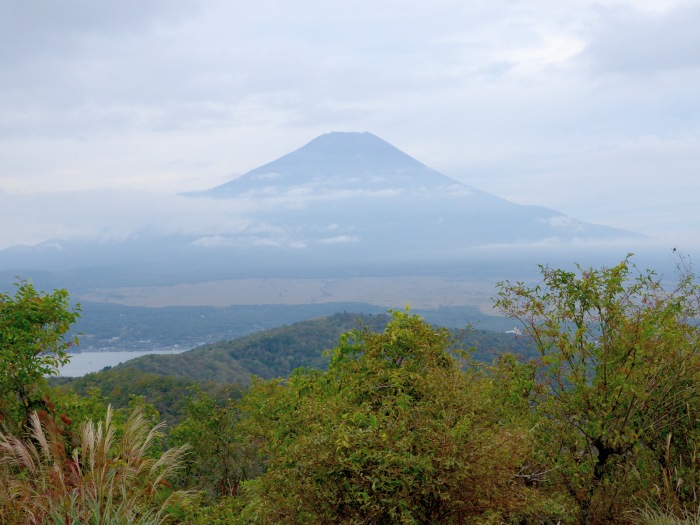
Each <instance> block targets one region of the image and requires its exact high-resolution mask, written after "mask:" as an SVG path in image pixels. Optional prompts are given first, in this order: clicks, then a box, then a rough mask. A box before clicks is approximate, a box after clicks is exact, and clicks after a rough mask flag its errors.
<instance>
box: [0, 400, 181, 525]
mask: <svg viewBox="0 0 700 525" xmlns="http://www.w3.org/2000/svg"><path fill="white" fill-rule="evenodd" d="M42 419H43V420H42ZM161 429H162V425H160V424H159V425H156V426H154V427H151V425H150V424H149V423H148V421H147V420H146V419H145V418H144V417H143V414H142V413H141V411H140V410H138V409H137V410H135V411H134V412H133V413H132V414H131V416H130V417H129V419H128V420H127V421H126V424H125V426H124V430H123V434H122V435H121V437H119V438H118V439H117V437H116V429H115V427H114V424H113V421H112V409H111V407H110V408H109V409H108V411H107V415H106V418H105V420H104V421H100V422H98V423H97V424H95V423H94V422H92V421H88V422H85V423H83V424H82V425H81V427H80V432H79V439H78V444H77V446H76V447H75V448H74V449H73V453H72V454H71V455H68V454H67V453H66V449H65V446H64V436H63V435H62V434H61V433H60V432H59V431H58V430H57V427H56V425H55V424H54V422H53V420H52V419H51V418H49V417H44V418H40V417H39V415H37V414H36V413H34V414H32V415H31V418H30V425H29V433H28V435H27V436H26V438H24V439H20V438H18V437H16V436H12V435H5V434H2V433H0V522H2V523H17V524H22V523H25V524H28V525H38V524H45V523H52V524H53V523H57V524H64V525H77V524H83V523H94V524H100V525H103V524H114V525H116V524H119V525H122V524H136V525H151V524H153V525H156V524H162V523H166V522H167V521H168V520H169V518H170V513H169V509H171V508H173V506H174V505H175V504H176V503H177V502H178V501H180V500H182V499H183V498H186V497H187V494H186V493H185V492H182V491H173V490H172V489H171V487H170V485H169V483H168V481H167V479H168V477H169V476H170V475H172V474H173V473H174V471H175V470H176V469H177V468H179V466H180V462H181V459H182V457H183V454H184V453H185V451H186V447H184V446H183V447H177V448H172V449H170V450H168V451H166V452H164V453H163V454H161V455H160V456H159V457H153V456H154V455H153V454H152V453H153V452H154V449H155V447H156V445H157V438H158V436H159V435H160V431H161Z"/></svg>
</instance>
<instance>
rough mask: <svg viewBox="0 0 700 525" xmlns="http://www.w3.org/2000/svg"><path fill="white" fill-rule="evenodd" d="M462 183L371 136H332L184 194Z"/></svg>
mask: <svg viewBox="0 0 700 525" xmlns="http://www.w3.org/2000/svg"><path fill="white" fill-rule="evenodd" d="M455 185H459V183H458V182H457V181H455V180H453V179H451V178H449V177H447V176H445V175H443V174H441V173H438V172H437V171H434V170H431V169H430V168H428V167H427V166H425V165H424V164H422V163H420V162H418V161H417V160H416V159H414V158H413V157H410V156H409V155H407V154H406V153H404V152H402V151H401V150H399V149H398V148H396V147H394V146H392V145H391V144H389V143H388V142H386V141H384V140H382V139H380V138H379V137H377V136H376V135H373V134H371V133H368V132H364V133H351V132H346V133H344V132H332V133H326V134H325V135H321V136H320V137H317V138H315V139H313V140H312V141H311V142H309V143H308V144H306V145H305V146H303V147H301V148H299V149H298V150H295V151H293V152H291V153H288V154H287V155H284V156H283V157H280V158H279V159H277V160H275V161H272V162H270V163H268V164H265V165H263V166H260V167H259V168H255V169H253V170H251V171H249V172H247V173H245V174H244V175H241V176H240V177H238V178H236V179H233V180H231V181H229V182H227V183H225V184H222V185H220V186H217V187H215V188H212V189H209V190H206V191H201V192H192V193H187V194H184V195H186V196H206V197H216V198H229V197H242V196H256V195H258V196H259V195H270V194H277V193H279V192H283V191H289V190H291V189H293V188H296V189H299V188H304V189H306V190H312V191H313V192H314V193H318V192H321V193H322V192H324V191H325V192H327V191H337V190H340V189H347V190H353V189H358V188H362V189H365V190H367V191H377V190H380V189H382V190H386V189H400V190H409V189H416V188H436V187H447V186H455Z"/></svg>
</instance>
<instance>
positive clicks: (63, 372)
mask: <svg viewBox="0 0 700 525" xmlns="http://www.w3.org/2000/svg"><path fill="white" fill-rule="evenodd" d="M186 350H187V349H182V350H179V349H178V350H148V351H136V352H126V351H117V352H81V353H80V354H71V358H70V362H69V363H68V364H67V365H65V366H62V367H61V368H60V371H59V375H60V376H61V377H80V376H84V375H85V374H89V373H91V372H97V371H99V370H102V369H103V368H104V367H106V366H115V365H118V364H119V363H124V362H125V361H129V360H130V359H135V358H137V357H141V356H142V355H149V354H179V353H180V352H185V351H186Z"/></svg>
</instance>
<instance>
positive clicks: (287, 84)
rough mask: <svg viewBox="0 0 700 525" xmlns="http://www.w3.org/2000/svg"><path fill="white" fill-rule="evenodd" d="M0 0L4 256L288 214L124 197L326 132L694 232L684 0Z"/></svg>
mask: <svg viewBox="0 0 700 525" xmlns="http://www.w3.org/2000/svg"><path fill="white" fill-rule="evenodd" d="M5 4H6V5H4V6H3V16H2V17H0V60H1V61H2V64H3V67H2V69H1V70H0V135H1V136H2V140H1V141H0V219H2V220H3V221H11V223H12V224H17V226H16V227H13V228H5V229H3V231H2V232H0V247H2V246H7V245H9V244H13V243H17V242H37V241H38V240H43V239H44V238H49V237H54V236H69V237H72V236H80V235H84V234H91V235H101V234H105V232H111V233H110V234H111V235H124V234H126V233H124V232H129V231H133V230H134V229H135V228H137V225H138V224H160V225H161V226H162V227H168V221H170V224H172V225H173V227H175V225H182V223H184V222H186V221H184V220H182V219H180V218H179V214H182V213H185V210H186V211H188V212H189V211H192V212H201V219H198V221H197V223H198V224H199V222H200V220H201V222H202V225H203V227H204V225H209V226H211V227H213V228H215V229H214V230H212V232H213V233H214V234H222V233H221V232H220V231H218V230H217V229H216V228H217V227H218V228H220V229H224V230H225V229H226V228H228V227H236V225H237V224H239V222H240V221H242V220H243V219H241V217H244V216H246V213H247V212H250V211H251V210H257V209H259V208H258V207H259V206H263V207H264V206H268V207H272V206H276V205H282V206H287V207H294V206H303V205H304V203H306V202H309V200H308V199H311V198H312V196H310V195H307V194H304V193H303V192H301V193H300V194H298V195H294V196H289V195H288V196H285V197H283V198H278V196H275V198H269V199H267V200H265V201H264V202H262V203H257V204H255V205H252V204H250V203H246V202H244V201H240V200H238V201H235V202H229V203H228V206H229V208H227V209H224V205H223V204H221V203H211V202H209V203H208V204H207V205H206V206H205V205H203V204H202V202H198V203H194V201H192V202H190V203H188V204H183V203H180V202H178V201H177V200H176V199H174V198H164V199H165V200H164V201H163V202H168V203H169V204H168V205H167V206H166V207H165V209H161V208H160V207H157V208H155V209H153V208H149V205H148V204H147V202H148V201H149V199H148V198H147V197H144V198H140V197H137V196H133V197H127V195H128V194H129V193H130V192H133V194H134V195H137V194H138V193H140V192H148V193H158V194H161V195H162V194H166V193H173V194H174V193H176V192H183V191H194V190H201V189H206V188H210V187H213V186H216V185H218V184H221V183H223V182H225V181H227V180H229V179H231V178H233V176H234V173H243V172H246V171H248V170H250V169H252V168H255V167H257V166H259V165H262V164H264V163H266V162H269V161H271V160H273V159H275V158H277V157H279V156H281V155H283V154H285V153H287V152H289V151H292V150H293V149H296V148H298V147H300V146H302V145H303V144H304V143H306V142H307V141H308V140H311V139H312V138H314V137H315V136H316V135H319V134H321V133H325V132H328V131H331V130H347V131H362V130H369V131H371V132H373V133H375V134H377V135H379V136H381V137H383V138H385V139H386V140H388V141H389V142H391V143H393V144H395V145H396V146H397V147H399V148H400V149H402V150H404V151H406V152H407V153H409V154H410V155H412V156H413V157H415V158H417V159H418V160H420V161H421V162H423V163H425V164H427V165H429V166H430V167H432V168H435V169H437V170H439V171H442V172H444V173H445V174H447V175H449V176H452V177H455V178H459V179H460V180H462V181H463V182H466V183H468V184H471V185H472V186H475V187H477V188H480V189H483V190H486V191H490V192H493V193H496V194H498V195H502V196H504V197H508V198H511V199H513V200H515V201H516V202H521V203H527V204H540V205H544V206H548V207H550V208H554V209H558V210H560V211H562V212H564V213H565V214H566V215H569V216H572V217H575V218H577V219H581V220H586V221H590V222H597V223H605V224H610V225H611V226H617V227H623V228H627V229H632V230H640V231H648V230H651V232H652V233H655V234H659V235H663V234H665V233H668V235H672V234H673V235H678V236H680V237H682V236H684V235H686V236H687V235H691V234H692V232H695V231H697V229H698V227H700V212H698V211H697V206H696V204H695V203H694V202H693V197H692V196H694V195H697V194H698V193H699V192H700V187H699V186H700V182H699V179H698V177H697V173H698V170H700V154H698V152H699V151H700V100H699V99H698V97H697V88H696V86H697V85H700V32H699V31H697V29H696V28H697V27H698V26H700V23H699V21H700V20H699V17H700V8H699V7H698V4H697V2H692V1H671V0H624V1H623V0H615V1H612V0H611V1H602V2H601V1H593V0H572V1H570V2H560V1H555V0H533V1H530V2H511V1H508V0H495V1H489V2H486V1H476V2H463V1H458V0H436V1H434V2H430V3H427V2H421V1H418V0H407V1H406V2H401V3H400V4H399V3H396V2H388V3H377V2H369V0H357V1H353V2H350V1H346V0H341V1H338V2H332V3H322V2H314V1H312V0H301V1H300V2H296V3H289V2H283V1H281V0H271V1H269V2H263V3H258V4H249V5H246V8H245V9H241V8H240V6H238V5H237V4H235V3H231V2H226V1H223V0H214V1H212V2H206V3H201V2H200V3H197V2H190V1H185V0H176V1H174V2H172V1H168V2H165V1H161V0H157V1H154V2H148V3H144V2H139V1H137V0H125V1H119V2H117V1H116V0H107V1H104V2H98V3H95V2H92V3H91V2H84V1H81V0H68V1H66V2H60V3H51V4H42V5H41V7H38V4H34V3H32V2H6V3H5ZM54 192H57V193H55V194H54ZM85 192H88V193H85ZM79 195H82V196H83V197H82V198H81V197H79ZM313 198H323V199H331V198H337V199H346V198H353V195H352V194H348V193H344V194H341V193H338V194H332V193H327V194H325V195H323V196H316V197H313ZM98 199H99V202H98ZM102 199H105V200H102ZM123 199H125V200H123ZM122 202H126V203H129V204H128V205H127V204H124V206H128V207H123V208H120V207H119V206H120V203H122ZM134 202H137V203H139V204H134ZM207 206H209V208H207ZM205 212H206V213H205ZM157 214H162V215H161V216H157ZM86 217H89V219H86ZM114 217H118V220H117V221H116V222H110V221H113V218H114ZM163 217H167V218H168V219H167V220H166V219H163ZM205 217H208V218H207V219H205ZM207 221H208V222H207ZM9 223H10V222H4V224H9ZM221 224H224V225H225V226H217V225H221ZM101 232H102V233H101ZM212 232H209V233H212ZM222 235H223V234H222Z"/></svg>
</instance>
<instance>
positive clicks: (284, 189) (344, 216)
mask: <svg viewBox="0 0 700 525" xmlns="http://www.w3.org/2000/svg"><path fill="white" fill-rule="evenodd" d="M186 195H187V196H197V197H210V198H217V199H233V200H245V201H246V202H247V203H249V202H250V201H259V202H267V203H268V205H267V206H261V207H260V208H261V209H264V210H265V213H264V214H259V215H258V217H259V219H260V220H264V221H265V223H266V225H267V226H268V227H272V228H273V229H275V231H276V232H277V234H278V235H277V237H276V238H275V239H274V241H271V242H273V243H275V244H288V245H290V246H297V247H304V248H310V247H312V246H314V245H321V244H329V243H330V244H335V245H338V244H347V243H352V244H356V245H357V246H356V247H357V249H363V250H368V251H370V252H371V253H373V254H376V253H383V252H386V251H387V250H390V251H391V252H392V253H393V254H394V255H397V254H402V255H405V256H410V255H411V254H422V255H423V256H425V255H426V254H433V255H436V256H438V254H439V256H449V254H450V253H452V254H454V253H456V252H459V250H461V249H463V248H469V247H476V246H484V245H492V244H497V245H503V244H532V243H540V242H548V243H552V242H554V243H560V242H568V241H572V240H574V239H576V240H591V239H608V240H609V239H616V238H623V237H637V238H639V237H640V236H639V235H637V234H634V233H631V232H626V231H622V230H618V229H614V228H609V227H606V226H600V225H595V224H590V223H585V222H582V221H578V220H576V219H573V218H570V217H567V216H566V215H564V214H562V213H559V212H557V211H554V210H550V209H547V208H543V207H540V206H522V205H519V204H515V203H512V202H509V201H507V200H505V199H502V198H500V197H497V196H495V195H491V194H489V193H486V192H483V191H480V190H478V189H476V188H473V187H471V186H468V185H466V184H462V183H460V182H458V181H456V180H454V179H452V178H450V177H448V176H446V175H443V174H441V173H438V172H437V171H435V170H432V169H430V168H429V167H427V166H426V165H425V164H422V163H421V162H419V161H417V160H416V159H414V158H412V157H411V156H409V155H407V154H406V153H404V152H402V151H400V150H399V149H397V148H396V147H394V146H392V145H391V144H389V143H388V142H386V141H384V140H382V139H381V138H379V137H377V136H375V135H373V134H371V133H367V132H365V133H339V132H333V133H327V134H325V135H321V136H320V137H317V138H315V139H313V140H312V141H311V142H309V143H308V144H306V145H305V146H303V147H301V148H299V149H298V150H296V151H293V152H291V153H288V154H287V155H284V156H283V157H280V158H279V159H277V160H275V161H272V162H270V163H268V164H265V165H263V166H260V167H259V168H255V169H253V170H251V171H249V172H247V173H245V174H244V175H241V176H240V177H238V178H236V179H233V180H231V181H229V182H227V183H225V184H222V185H220V186H217V187H215V188H211V189H209V190H205V191H201V192H196V193H189V194H186ZM270 203H274V205H271V204H270ZM282 232H283V233H282ZM280 234H281V235H280ZM283 238H285V239H286V240H284V241H283V240H282V239H283ZM231 242H233V240H231ZM389 247H391V248H389ZM377 250H378V251H379V252H377Z"/></svg>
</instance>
